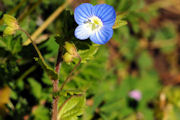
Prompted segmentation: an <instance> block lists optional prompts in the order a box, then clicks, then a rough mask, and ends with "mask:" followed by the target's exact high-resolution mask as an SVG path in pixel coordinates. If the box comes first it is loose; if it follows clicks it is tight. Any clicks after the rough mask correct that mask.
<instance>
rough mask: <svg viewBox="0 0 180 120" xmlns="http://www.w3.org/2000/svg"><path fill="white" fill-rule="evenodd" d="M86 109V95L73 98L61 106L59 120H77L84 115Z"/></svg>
mask: <svg viewBox="0 0 180 120" xmlns="http://www.w3.org/2000/svg"><path fill="white" fill-rule="evenodd" d="M84 107H85V96H84V95H76V96H72V97H70V98H69V99H67V100H66V101H65V102H64V103H63V104H62V105H61V107H60V109H59V113H58V120H77V117H78V116H80V115H82V114H83V111H84Z"/></svg>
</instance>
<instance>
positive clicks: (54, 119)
mask: <svg viewBox="0 0 180 120" xmlns="http://www.w3.org/2000/svg"><path fill="white" fill-rule="evenodd" d="M62 55H63V51H62V48H61V47H59V50H58V56H57V61H56V66H55V71H56V72H57V73H58V74H59V71H60V67H61V63H62V61H63V59H62ZM52 81H53V92H54V93H55V92H58V91H59V88H58V83H59V79H57V80H52ZM58 101H59V96H56V97H53V103H52V118H51V120H57V115H58Z"/></svg>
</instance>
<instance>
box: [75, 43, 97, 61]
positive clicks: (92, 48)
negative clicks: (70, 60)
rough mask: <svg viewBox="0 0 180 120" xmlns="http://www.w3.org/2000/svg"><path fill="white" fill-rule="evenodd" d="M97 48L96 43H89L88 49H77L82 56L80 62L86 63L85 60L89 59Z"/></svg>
mask: <svg viewBox="0 0 180 120" xmlns="http://www.w3.org/2000/svg"><path fill="white" fill-rule="evenodd" d="M98 49H99V46H98V45H96V44H93V45H89V49H85V50H82V49H81V50H78V53H79V55H80V56H81V58H82V61H81V62H82V63H86V62H87V60H90V59H92V58H93V57H94V55H95V54H96V53H97V51H98Z"/></svg>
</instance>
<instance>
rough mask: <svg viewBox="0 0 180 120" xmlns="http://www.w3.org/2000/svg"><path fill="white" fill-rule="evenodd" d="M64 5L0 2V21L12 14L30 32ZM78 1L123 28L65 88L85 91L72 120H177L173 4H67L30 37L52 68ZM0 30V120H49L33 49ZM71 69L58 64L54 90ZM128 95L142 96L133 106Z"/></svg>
mask: <svg viewBox="0 0 180 120" xmlns="http://www.w3.org/2000/svg"><path fill="white" fill-rule="evenodd" d="M64 2H65V1H63V0H1V1H0V19H1V18H2V17H3V14H5V13H8V14H11V15H13V16H15V17H16V18H17V19H18V22H19V24H20V26H21V27H22V28H23V29H25V30H26V31H28V32H29V33H30V34H32V33H33V32H34V31H36V30H37V28H38V27H39V26H41V25H42V23H43V22H44V21H45V20H46V19H47V18H48V17H49V16H50V15H51V14H52V13H53V12H54V11H55V10H56V9H57V8H58V7H59V6H61V5H62V4H63V3H64ZM83 2H91V3H93V4H94V3H107V4H109V5H112V6H113V7H114V8H115V10H116V12H117V13H118V14H124V17H123V20H126V21H127V22H128V24H127V25H125V26H123V27H120V28H118V29H115V30H114V35H113V38H112V39H111V40H110V41H109V42H108V43H107V44H106V45H101V46H100V47H99V49H98V51H97V53H96V54H95V55H94V54H92V55H91V54H90V55H89V54H88V55H89V56H86V57H87V58H88V60H87V61H85V63H82V64H81V66H80V67H79V68H78V69H77V70H76V74H74V75H73V77H72V81H71V82H70V83H68V84H67V86H66V87H65V89H78V90H82V91H86V98H87V101H86V108H85V111H84V114H83V115H82V116H80V117H79V119H80V120H180V86H179V84H180V54H179V53H180V1H179V0H98V1H96V0H92V1H90V0H74V1H73V3H72V5H71V6H70V7H68V8H66V9H65V10H64V11H63V12H62V13H61V14H60V15H59V16H58V17H57V18H56V20H55V21H54V22H52V23H51V24H50V25H49V26H48V27H47V28H46V30H45V31H43V33H42V34H41V35H40V36H39V37H38V38H37V39H36V42H37V44H38V47H39V48H40V50H41V51H42V54H43V55H44V57H45V58H46V60H47V61H48V63H49V64H50V65H52V67H53V66H54V62H55V60H56V56H57V52H58V44H57V43H56V42H55V36H56V35H57V34H59V35H61V34H62V33H63V25H64V15H65V12H67V11H71V12H72V10H73V9H74V8H75V7H76V6H77V5H79V4H81V3H83ZM72 20H73V19H72ZM0 24H1V26H0V120H50V117H51V102H52V82H51V80H49V78H48V76H47V74H46V73H45V72H44V71H43V70H42V68H41V66H40V65H39V64H38V63H36V62H35V61H34V59H33V58H34V57H35V56H37V54H36V51H35V50H34V48H33V46H32V45H31V44H29V45H28V46H23V43H24V42H25V41H26V40H27V37H26V36H25V35H24V34H22V33H21V32H17V34H15V35H12V36H7V37H3V30H4V28H5V26H4V25H2V20H1V21H0ZM68 25H69V24H67V26H68ZM74 26H76V25H74ZM74 29H75V27H74ZM74 29H73V30H74ZM85 54H86V53H85ZM72 67H73V65H71V64H66V63H63V64H62V68H61V73H60V76H61V77H60V84H61V83H62V81H63V80H64V79H65V78H66V76H67V75H68V73H69V72H70V71H71V69H72ZM133 90H138V91H139V92H140V93H141V99H140V100H135V99H133V98H131V96H129V93H130V92H131V91H133ZM61 98H62V97H61ZM62 99H63V98H62Z"/></svg>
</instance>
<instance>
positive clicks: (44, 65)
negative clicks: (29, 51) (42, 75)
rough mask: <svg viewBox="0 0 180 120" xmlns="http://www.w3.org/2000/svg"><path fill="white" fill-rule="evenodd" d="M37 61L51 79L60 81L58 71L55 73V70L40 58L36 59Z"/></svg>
mask: <svg viewBox="0 0 180 120" xmlns="http://www.w3.org/2000/svg"><path fill="white" fill-rule="evenodd" d="M34 59H35V61H37V62H38V63H39V64H40V65H41V67H42V68H43V69H44V70H45V71H46V73H47V74H48V76H49V77H50V79H53V80H56V79H58V74H57V72H56V71H54V69H53V68H51V67H50V66H49V65H48V64H47V63H45V62H44V61H42V60H41V59H39V58H34Z"/></svg>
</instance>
